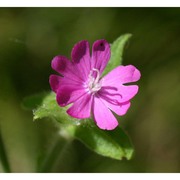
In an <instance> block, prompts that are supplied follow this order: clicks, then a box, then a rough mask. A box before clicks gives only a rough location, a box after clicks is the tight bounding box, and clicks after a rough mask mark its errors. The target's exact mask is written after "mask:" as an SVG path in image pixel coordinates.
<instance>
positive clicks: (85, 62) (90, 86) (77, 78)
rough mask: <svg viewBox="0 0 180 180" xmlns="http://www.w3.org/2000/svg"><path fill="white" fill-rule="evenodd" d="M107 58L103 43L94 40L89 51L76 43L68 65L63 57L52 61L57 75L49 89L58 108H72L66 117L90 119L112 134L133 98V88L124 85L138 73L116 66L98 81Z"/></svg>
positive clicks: (86, 45) (107, 48) (107, 49)
mask: <svg viewBox="0 0 180 180" xmlns="http://www.w3.org/2000/svg"><path fill="white" fill-rule="evenodd" d="M110 56H111V50H110V45H109V44H108V42H107V41H106V40H97V41H95V42H94V44H93V47H92V55H90V47H89V43H88V42H87V41H85V40H84V41H80V42H79V43H77V44H76V45H75V46H74V48H73V49H72V53H71V58H72V61H70V60H69V59H67V58H66V57H65V56H61V55H59V56H56V57H54V58H53V60H52V63H51V66H52V68H53V69H54V70H55V71H57V72H58V73H59V74H60V76H59V75H50V78H49V82H50V85H51V89H52V90H53V91H54V92H55V93H56V100H57V103H58V104H59V106H61V107H64V106H67V105H68V104H72V106H71V107H70V108H69V109H68V110H67V113H68V114H69V115H70V116H72V117H74V118H78V119H85V118H90V117H91V116H92V117H93V118H94V121H95V123H96V124H97V126H98V127H99V128H101V129H106V130H112V129H114V128H116V127H117V126H118V121H117V119H116V118H115V116H114V115H113V113H112V111H113V112H115V113H116V114H117V115H119V116H123V115H124V114H126V112H127V110H128V109H129V107H130V100H131V99H132V98H133V97H134V96H135V95H136V94H137V92H138V86H137V85H125V84H126V83H131V82H136V81H138V80H139V79H140V76H141V74H140V72H139V70H138V69H136V67H134V66H133V65H128V66H118V67H116V68H115V69H113V70H112V71H111V72H109V73H108V74H107V75H105V76H104V77H103V78H102V77H101V75H102V73H103V71H104V69H105V67H106V65H107V63H108V61H109V59H110Z"/></svg>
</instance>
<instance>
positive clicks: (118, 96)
mask: <svg viewBox="0 0 180 180" xmlns="http://www.w3.org/2000/svg"><path fill="white" fill-rule="evenodd" d="M137 92H138V86H137V85H129V86H124V85H119V84H116V86H115V85H114V86H113V87H111V86H103V87H102V88H101V90H100V91H99V92H98V94H99V95H100V96H101V97H103V98H104V99H106V98H108V99H111V100H113V101H115V102H117V103H124V102H127V101H129V100H130V99H132V98H133V97H134V96H135V95H136V94H137Z"/></svg>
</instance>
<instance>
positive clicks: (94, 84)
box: [88, 68, 101, 93]
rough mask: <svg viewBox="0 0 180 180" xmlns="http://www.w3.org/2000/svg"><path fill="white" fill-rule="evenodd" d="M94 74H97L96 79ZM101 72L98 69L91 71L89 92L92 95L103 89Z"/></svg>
mask: <svg viewBox="0 0 180 180" xmlns="http://www.w3.org/2000/svg"><path fill="white" fill-rule="evenodd" d="M93 72H96V73H97V74H96V78H94V77H93ZM99 79H100V72H99V70H98V69H95V68H93V69H92V70H91V71H90V74H89V79H88V90H89V91H90V92H92V93H95V92H97V91H99V90H100V89H101V84H100V83H99Z"/></svg>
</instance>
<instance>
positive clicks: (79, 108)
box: [67, 93, 92, 119]
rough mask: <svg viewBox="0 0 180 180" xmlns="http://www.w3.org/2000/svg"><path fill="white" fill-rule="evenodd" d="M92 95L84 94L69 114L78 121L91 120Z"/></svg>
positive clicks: (70, 109)
mask: <svg viewBox="0 0 180 180" xmlns="http://www.w3.org/2000/svg"><path fill="white" fill-rule="evenodd" d="M91 105H92V95H91V94H87V93H86V94H84V95H83V96H81V97H80V98H79V99H78V100H77V101H75V102H74V104H73V105H72V106H71V107H70V108H69V109H68V110H67V113H68V114H69V115H70V116H72V117H74V118H78V119H83V118H89V117H90V115H91Z"/></svg>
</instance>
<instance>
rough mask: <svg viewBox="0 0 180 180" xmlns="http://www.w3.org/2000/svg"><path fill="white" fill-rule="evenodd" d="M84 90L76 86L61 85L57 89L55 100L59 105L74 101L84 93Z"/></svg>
mask: <svg viewBox="0 0 180 180" xmlns="http://www.w3.org/2000/svg"><path fill="white" fill-rule="evenodd" d="M85 93H86V92H85V90H84V89H82V88H78V87H77V86H62V87H60V88H59V89H58V91H57V96H56V100H57V102H58V104H59V105H60V106H61V107H64V106H67V105H68V104H70V103H73V102H75V101H76V100H77V99H79V98H80V97H81V96H83V95H84V94H85Z"/></svg>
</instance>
